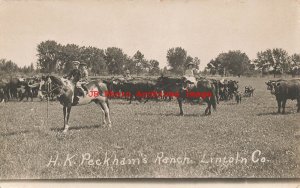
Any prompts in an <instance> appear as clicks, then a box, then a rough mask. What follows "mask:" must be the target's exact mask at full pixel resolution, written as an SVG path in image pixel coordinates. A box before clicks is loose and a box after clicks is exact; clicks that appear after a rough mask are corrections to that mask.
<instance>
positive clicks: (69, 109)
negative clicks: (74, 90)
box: [64, 105, 72, 132]
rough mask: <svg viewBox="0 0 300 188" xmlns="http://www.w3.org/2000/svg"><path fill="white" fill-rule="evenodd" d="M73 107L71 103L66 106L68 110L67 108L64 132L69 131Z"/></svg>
mask: <svg viewBox="0 0 300 188" xmlns="http://www.w3.org/2000/svg"><path fill="white" fill-rule="evenodd" d="M71 108H72V106H71V105H69V106H67V107H66V110H67V123H66V124H65V128H64V132H67V131H68V130H69V118H70V113H71Z"/></svg>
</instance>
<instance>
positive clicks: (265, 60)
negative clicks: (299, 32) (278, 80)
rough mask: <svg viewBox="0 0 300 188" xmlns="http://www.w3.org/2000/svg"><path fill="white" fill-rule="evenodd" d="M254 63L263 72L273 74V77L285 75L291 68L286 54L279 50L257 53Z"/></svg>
mask: <svg viewBox="0 0 300 188" xmlns="http://www.w3.org/2000/svg"><path fill="white" fill-rule="evenodd" d="M254 63H255V65H256V67H258V68H259V69H261V70H262V71H263V72H266V71H267V72H270V73H273V74H274V77H275V75H276V74H278V73H283V72H286V73H287V72H288V71H289V70H290V67H291V63H290V57H289V55H288V53H287V52H286V51H285V50H283V49H281V48H275V49H272V50H271V49H267V50H265V51H262V52H258V53H257V58H256V59H255V60H254Z"/></svg>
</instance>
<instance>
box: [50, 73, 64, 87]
mask: <svg viewBox="0 0 300 188" xmlns="http://www.w3.org/2000/svg"><path fill="white" fill-rule="evenodd" d="M49 77H50V79H51V80H52V81H53V82H55V83H56V84H58V85H60V86H61V85H64V83H63V82H62V80H61V79H60V78H58V77H56V76H52V75H50V76H49Z"/></svg>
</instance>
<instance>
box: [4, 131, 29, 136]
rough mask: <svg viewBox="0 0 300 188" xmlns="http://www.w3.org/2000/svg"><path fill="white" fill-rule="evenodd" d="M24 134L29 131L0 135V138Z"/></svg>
mask: <svg viewBox="0 0 300 188" xmlns="http://www.w3.org/2000/svg"><path fill="white" fill-rule="evenodd" d="M26 133H29V131H28V130H24V131H15V132H8V133H1V134H0V136H3V137H6V136H14V135H20V134H26Z"/></svg>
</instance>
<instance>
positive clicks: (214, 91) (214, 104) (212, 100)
mask: <svg viewBox="0 0 300 188" xmlns="http://www.w3.org/2000/svg"><path fill="white" fill-rule="evenodd" d="M210 101H211V105H212V107H213V109H214V110H217V96H216V89H215V88H213V89H212V96H211V97H210Z"/></svg>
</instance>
